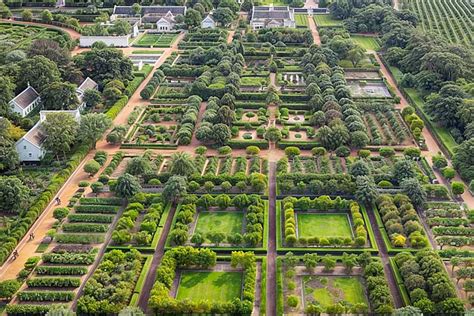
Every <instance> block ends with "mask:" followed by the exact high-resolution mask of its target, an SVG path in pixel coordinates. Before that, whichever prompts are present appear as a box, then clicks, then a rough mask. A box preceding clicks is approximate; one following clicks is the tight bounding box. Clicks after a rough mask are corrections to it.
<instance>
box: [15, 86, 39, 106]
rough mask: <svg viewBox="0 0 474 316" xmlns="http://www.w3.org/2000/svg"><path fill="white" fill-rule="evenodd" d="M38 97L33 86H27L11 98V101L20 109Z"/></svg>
mask: <svg viewBox="0 0 474 316" xmlns="http://www.w3.org/2000/svg"><path fill="white" fill-rule="evenodd" d="M38 97H39V94H38V92H36V90H35V89H34V88H33V87H28V88H26V89H25V90H23V91H22V92H21V93H20V94H19V95H17V96H16V97H15V98H13V100H12V101H13V102H15V104H16V105H18V106H19V107H21V108H22V109H24V108H26V107H27V106H28V105H30V104H31V103H32V102H33V101H35V100H36V99H37V98H38Z"/></svg>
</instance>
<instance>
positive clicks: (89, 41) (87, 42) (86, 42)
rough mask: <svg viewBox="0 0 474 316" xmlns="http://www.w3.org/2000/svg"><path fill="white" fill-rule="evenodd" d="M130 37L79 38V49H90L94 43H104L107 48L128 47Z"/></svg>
mask: <svg viewBox="0 0 474 316" xmlns="http://www.w3.org/2000/svg"><path fill="white" fill-rule="evenodd" d="M129 39H130V35H122V36H81V38H80V39H79V46H80V47H91V46H92V45H93V44H94V43H96V42H104V43H105V44H106V45H107V46H114V47H128V46H129Z"/></svg>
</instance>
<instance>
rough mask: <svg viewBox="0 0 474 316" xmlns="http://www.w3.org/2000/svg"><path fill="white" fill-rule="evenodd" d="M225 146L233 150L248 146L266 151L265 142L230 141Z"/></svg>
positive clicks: (266, 143) (266, 142) (266, 145)
mask: <svg viewBox="0 0 474 316" xmlns="http://www.w3.org/2000/svg"><path fill="white" fill-rule="evenodd" d="M227 145H228V146H230V147H232V148H235V149H244V148H247V147H248V146H257V147H258V148H260V149H268V141H266V140H230V141H228V142H227Z"/></svg>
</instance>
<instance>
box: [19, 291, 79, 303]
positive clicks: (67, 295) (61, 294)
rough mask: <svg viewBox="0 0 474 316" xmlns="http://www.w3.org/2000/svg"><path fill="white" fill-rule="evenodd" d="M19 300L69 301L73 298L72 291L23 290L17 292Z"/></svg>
mask: <svg viewBox="0 0 474 316" xmlns="http://www.w3.org/2000/svg"><path fill="white" fill-rule="evenodd" d="M17 297H18V299H19V300H20V301H21V302H31V301H33V302H45V301H48V302H69V301H72V300H73V299H74V292H72V291H23V292H20V293H18V295H17Z"/></svg>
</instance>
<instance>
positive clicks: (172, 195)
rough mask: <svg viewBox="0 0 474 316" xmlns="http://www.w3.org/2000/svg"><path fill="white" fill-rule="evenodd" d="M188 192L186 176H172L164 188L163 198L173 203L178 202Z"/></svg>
mask: <svg viewBox="0 0 474 316" xmlns="http://www.w3.org/2000/svg"><path fill="white" fill-rule="evenodd" d="M186 193H187V185H186V178H185V177H183V176H172V177H170V178H169V179H168V181H167V182H166V184H165V187H164V188H163V198H164V199H165V201H168V202H171V203H176V202H177V201H178V199H179V198H180V197H182V196H183V195H186Z"/></svg>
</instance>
